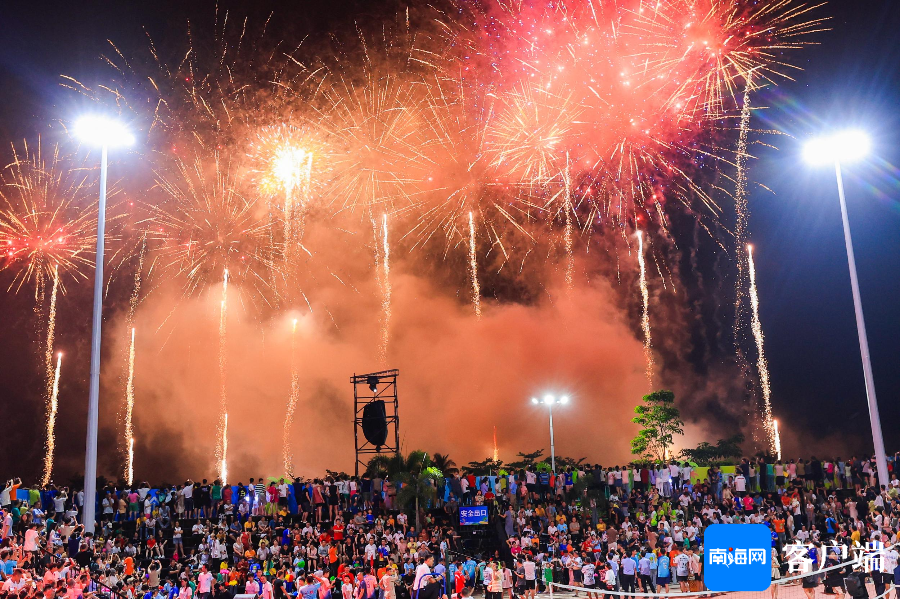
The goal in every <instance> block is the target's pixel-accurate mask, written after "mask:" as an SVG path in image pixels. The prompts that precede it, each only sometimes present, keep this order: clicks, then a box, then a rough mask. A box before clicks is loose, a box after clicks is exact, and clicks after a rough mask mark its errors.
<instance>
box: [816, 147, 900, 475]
mask: <svg viewBox="0 0 900 600" xmlns="http://www.w3.org/2000/svg"><path fill="white" fill-rule="evenodd" d="M868 151H869V139H868V137H867V136H866V135H865V134H864V133H862V132H860V131H844V132H841V133H837V134H834V135H831V136H828V137H822V138H818V139H814V140H812V141H810V142H809V143H807V144H806V148H805V149H804V155H805V158H806V160H807V161H808V162H809V163H810V164H813V165H825V164H834V173H835V176H836V177H837V186H838V197H839V199H840V203H841V220H842V221H843V224H844V243H845V244H846V246H847V263H848V264H849V266H850V288H851V289H852V291H853V307H854V309H855V310H856V333H857V335H858V336H859V352H860V354H862V363H863V378H864V379H865V382H866V399H867V401H868V404H869V422H870V424H871V427H872V442H873V444H874V446H875V462H876V464H877V466H878V483H879V485H885V484H887V483H888V481H889V477H888V470H887V459H886V458H885V454H884V438H883V437H882V435H881V418H880V417H879V416H878V400H877V399H876V398H875V380H874V378H873V377H872V361H871V359H870V357H869V340H868V338H867V337H866V322H865V320H864V319H863V310H862V300H861V299H860V296H859V279H858V278H857V276H856V259H855V258H854V256H853V241H852V240H851V239H850V221H849V219H848V218H847V202H846V199H845V198H844V180H843V178H842V177H841V163H845V164H846V163H850V162H853V161H856V160H859V159H861V158H863V157H864V156H865V155H866V154H867V153H868Z"/></svg>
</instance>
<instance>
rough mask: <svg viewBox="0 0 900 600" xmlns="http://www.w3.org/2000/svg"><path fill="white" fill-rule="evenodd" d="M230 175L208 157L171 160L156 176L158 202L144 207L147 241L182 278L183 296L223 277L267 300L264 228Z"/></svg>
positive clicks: (267, 261)
mask: <svg viewBox="0 0 900 600" xmlns="http://www.w3.org/2000/svg"><path fill="white" fill-rule="evenodd" d="M235 173H236V170H235V169H233V168H232V166H231V165H230V164H229V163H227V162H224V161H222V160H220V159H219V157H218V156H213V158H212V160H211V161H210V163H209V164H206V163H204V161H203V160H202V159H201V158H200V157H199V156H198V157H196V158H195V159H194V161H193V162H191V163H185V162H182V161H181V160H176V161H174V168H173V169H172V170H171V171H170V172H162V171H160V172H158V173H157V185H158V188H159V189H160V190H161V192H162V194H163V196H164V198H163V200H162V201H161V202H159V203H158V204H156V205H153V206H151V207H150V209H151V211H152V217H151V218H150V221H149V230H148V237H149V238H150V240H152V241H153V242H155V243H156V245H157V251H158V252H159V255H160V258H161V261H162V266H163V268H164V269H173V270H174V271H176V272H178V273H180V274H181V275H182V276H183V277H184V279H185V292H186V293H187V294H194V293H200V292H202V291H203V290H205V289H207V288H208V287H209V286H210V285H216V284H218V283H219V282H220V281H221V279H222V273H223V272H225V271H226V270H227V271H228V273H229V278H230V279H232V280H234V281H235V282H236V283H238V284H244V285H245V287H247V288H248V289H254V290H256V292H257V295H258V296H259V298H261V299H262V300H263V301H264V302H270V301H271V299H272V298H271V295H272V292H273V290H272V288H271V285H270V281H271V278H270V274H269V270H270V269H276V268H277V267H276V265H274V264H273V263H272V261H271V259H270V257H269V244H270V240H269V224H268V223H267V222H266V220H265V217H264V215H262V214H260V212H261V211H259V210H258V209H257V207H256V206H255V204H254V203H253V202H252V201H250V200H248V199H246V198H245V197H244V196H243V195H241V193H240V192H239V191H238V189H237V181H236V179H235Z"/></svg>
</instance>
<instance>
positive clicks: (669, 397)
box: [631, 390, 684, 462]
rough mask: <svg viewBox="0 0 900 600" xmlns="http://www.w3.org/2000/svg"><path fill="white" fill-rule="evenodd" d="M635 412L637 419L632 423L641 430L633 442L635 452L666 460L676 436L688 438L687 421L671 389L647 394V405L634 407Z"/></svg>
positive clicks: (632, 449)
mask: <svg viewBox="0 0 900 600" xmlns="http://www.w3.org/2000/svg"><path fill="white" fill-rule="evenodd" d="M634 412H635V414H636V415H637V416H636V417H634V418H633V419H631V421H632V422H633V423H637V424H638V425H640V426H641V430H640V431H638V434H637V436H635V438H634V439H632V440H631V453H632V454H635V455H638V456H646V457H648V458H652V459H654V460H656V461H658V462H662V461H664V460H665V458H666V452H667V450H668V449H669V448H670V447H671V446H672V438H673V436H675V434H678V435H684V422H683V421H682V420H681V413H680V412H679V411H678V407H676V406H675V394H674V393H673V392H670V391H669V390H659V391H656V392H653V393H650V394H647V395H646V396H644V398H643V404H639V405H637V406H635V407H634Z"/></svg>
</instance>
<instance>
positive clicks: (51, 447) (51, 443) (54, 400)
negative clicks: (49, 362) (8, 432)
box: [41, 352, 62, 486]
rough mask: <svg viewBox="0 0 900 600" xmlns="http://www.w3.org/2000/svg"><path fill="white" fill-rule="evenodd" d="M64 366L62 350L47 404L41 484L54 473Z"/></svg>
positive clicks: (58, 356) (57, 359) (45, 483)
mask: <svg viewBox="0 0 900 600" xmlns="http://www.w3.org/2000/svg"><path fill="white" fill-rule="evenodd" d="M61 368H62V352H60V353H59V354H57V355H56V373H54V375H53V387H52V389H51V391H50V402H49V404H48V405H47V439H46V442H45V446H46V451H47V453H46V454H45V455H44V476H43V477H42V478H41V485H42V486H45V485H47V484H48V483H50V477H51V476H52V475H53V454H54V453H55V452H56V410H57V408H58V398H59V370H60V369H61Z"/></svg>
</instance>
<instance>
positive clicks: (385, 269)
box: [373, 213, 391, 365]
mask: <svg viewBox="0 0 900 600" xmlns="http://www.w3.org/2000/svg"><path fill="white" fill-rule="evenodd" d="M373 225H374V221H373ZM377 239H378V238H377V236H376V240H377ZM379 261H380V263H381V264H380V265H379V264H378V263H379ZM379 266H380V267H381V268H380V271H381V272H380V273H379V274H377V275H376V277H377V279H378V282H379V287H380V288H381V344H380V347H379V350H378V357H379V360H381V364H382V365H385V364H387V353H388V342H389V341H390V329H389V327H390V324H391V246H390V240H389V238H388V216H387V213H385V214H383V215H382V216H381V251H380V252H379V251H378V249H377V248H376V251H375V269H376V270H379Z"/></svg>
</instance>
